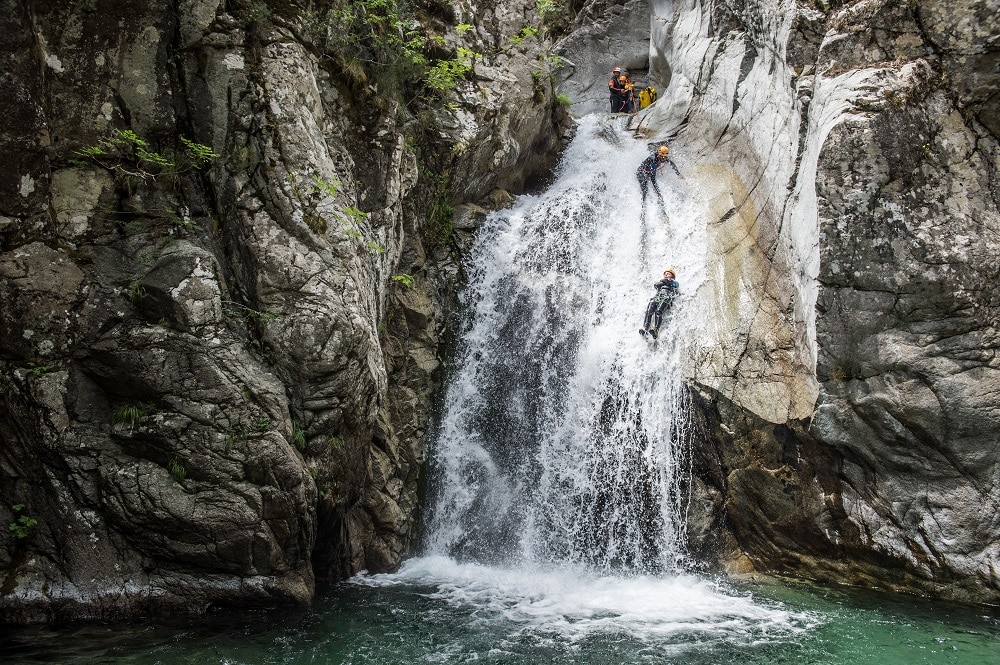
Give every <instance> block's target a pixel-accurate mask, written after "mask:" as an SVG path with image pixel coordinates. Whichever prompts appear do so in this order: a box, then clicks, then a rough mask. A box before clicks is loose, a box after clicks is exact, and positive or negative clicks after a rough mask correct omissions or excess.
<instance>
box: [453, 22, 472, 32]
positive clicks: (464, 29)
mask: <svg viewBox="0 0 1000 665" xmlns="http://www.w3.org/2000/svg"><path fill="white" fill-rule="evenodd" d="M472 28H473V26H472V25H470V24H468V23H459V24H458V25H456V26H455V32H457V33H458V34H459V35H464V34H465V33H467V32H468V31H469V30H472Z"/></svg>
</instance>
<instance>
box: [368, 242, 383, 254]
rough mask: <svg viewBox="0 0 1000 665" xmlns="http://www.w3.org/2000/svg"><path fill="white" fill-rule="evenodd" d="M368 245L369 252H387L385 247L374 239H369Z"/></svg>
mask: <svg viewBox="0 0 1000 665" xmlns="http://www.w3.org/2000/svg"><path fill="white" fill-rule="evenodd" d="M366 246H367V247H368V252H369V253H370V254H385V247H383V246H382V245H380V244H378V243H377V242H375V241H374V240H369V241H368V243H367V245H366Z"/></svg>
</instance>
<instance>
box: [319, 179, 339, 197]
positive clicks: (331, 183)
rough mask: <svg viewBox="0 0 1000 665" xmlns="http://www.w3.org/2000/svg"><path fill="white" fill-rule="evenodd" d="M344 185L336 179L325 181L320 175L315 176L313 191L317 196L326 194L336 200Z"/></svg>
mask: <svg viewBox="0 0 1000 665" xmlns="http://www.w3.org/2000/svg"><path fill="white" fill-rule="evenodd" d="M342 185H343V183H342V182H341V181H340V180H337V179H336V178H334V179H333V180H323V179H322V178H320V177H319V176H318V175H317V176H313V181H312V186H313V189H312V191H313V192H315V193H317V194H326V195H327V196H329V197H331V198H336V196H337V194H338V193H339V192H340V187H341V186H342Z"/></svg>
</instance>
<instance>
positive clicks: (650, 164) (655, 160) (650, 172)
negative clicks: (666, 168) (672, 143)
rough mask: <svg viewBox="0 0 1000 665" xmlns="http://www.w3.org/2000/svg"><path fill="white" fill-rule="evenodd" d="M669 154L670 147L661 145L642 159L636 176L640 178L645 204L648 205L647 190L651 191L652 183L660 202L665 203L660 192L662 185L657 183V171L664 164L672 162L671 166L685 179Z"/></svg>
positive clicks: (640, 187) (678, 175) (643, 202)
mask: <svg viewBox="0 0 1000 665" xmlns="http://www.w3.org/2000/svg"><path fill="white" fill-rule="evenodd" d="M669 155H670V148H668V147H667V146H665V145H661V146H660V147H659V148H657V149H656V152H654V153H653V154H652V155H650V156H649V157H647V158H646V159H644V160H642V164H639V168H638V169H636V172H635V177H636V178H638V179H639V189H641V190H642V204H643V205H646V192H647V191H649V185H650V183H652V185H653V191H654V192H656V198H658V199H659V200H660V203H663V194H661V193H660V186H659V185H657V184H656V172H657V171H659V170H660V167H661V166H663V165H664V164H670V168H672V169H673V170H674V173H676V174H677V177H678V178H680V179H681V180H684V176H682V175H681V172H680V171H678V170H677V165H676V164H674V162H673V161H672V160H671V159H670V157H669Z"/></svg>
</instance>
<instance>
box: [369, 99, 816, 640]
mask: <svg viewBox="0 0 1000 665" xmlns="http://www.w3.org/2000/svg"><path fill="white" fill-rule="evenodd" d="M624 122H625V121H624V119H623V118H613V117H609V116H589V117H587V118H585V119H584V120H583V121H582V122H581V124H580V127H579V130H578V133H577V137H576V138H575V139H574V141H573V143H572V144H571V145H570V147H569V148H568V150H567V152H566V154H565V156H564V158H563V161H562V163H561V166H560V168H559V170H558V173H557V174H556V179H555V182H554V183H553V184H552V185H551V186H550V187H549V189H548V190H547V191H546V192H544V193H543V194H540V195H538V196H523V197H521V198H520V199H519V200H518V201H517V203H516V204H515V205H514V206H513V207H512V208H511V209H508V210H504V211H501V212H498V213H494V214H492V215H491V216H490V217H489V218H488V220H487V221H486V223H485V225H484V227H483V228H482V229H481V231H480V235H479V238H478V241H477V244H476V246H475V249H474V251H473V252H472V254H471V256H470V257H469V260H468V269H469V271H470V277H469V284H468V287H467V289H466V291H465V294H464V299H463V313H464V317H465V319H466V322H465V325H464V328H463V330H462V332H461V336H460V342H459V348H458V350H457V358H456V361H455V363H454V368H453V371H452V375H451V376H450V378H449V382H448V387H447V393H446V398H445V406H444V409H443V414H442V417H441V424H440V429H439V433H438V435H437V438H436V440H435V441H434V442H433V444H432V451H431V454H432V461H431V471H430V476H431V478H430V483H431V488H432V489H431V495H430V497H429V501H430V506H429V511H428V515H427V517H426V520H425V531H426V537H425V547H424V555H423V556H421V557H418V558H415V559H411V560H409V561H408V562H406V563H405V564H404V565H403V567H402V569H401V570H400V571H399V572H398V573H396V574H393V575H377V576H372V577H368V578H363V579H359V580H358V582H359V583H362V584H374V585H397V584H413V585H417V586H420V587H423V588H426V587H430V588H433V589H435V591H434V595H435V597H437V598H439V599H441V600H444V601H445V602H447V603H449V604H454V605H457V606H466V607H468V608H469V609H470V610H471V611H473V612H474V613H476V614H477V615H478V614H481V613H483V612H485V613H487V614H490V615H491V616H493V617H495V618H497V619H498V620H500V619H501V618H502V620H505V621H512V622H514V623H515V624H523V625H527V626H532V627H534V628H537V629H539V630H541V631H543V632H545V633H548V632H551V631H555V632H556V633H559V634H562V635H563V637H564V638H566V639H570V640H573V639H576V638H578V637H580V636H582V635H586V634H589V633H591V632H592V631H595V630H597V631H612V632H622V631H624V632H626V633H628V634H631V635H634V636H639V637H642V636H657V635H659V636H663V635H670V634H673V633H691V632H692V631H693V632H700V631H706V632H709V633H716V632H721V633H726V634H728V633H732V634H741V635H746V634H748V633H755V634H760V631H761V630H763V631H764V632H768V630H769V628H767V627H771V628H774V627H778V626H780V627H782V629H785V630H797V629H798V628H800V627H801V626H802V622H803V621H805V622H806V623H808V621H806V620H805V619H803V618H802V617H798V618H796V617H793V616H791V615H790V614H789V613H787V612H785V611H783V610H781V609H780V608H775V607H764V606H760V605H757V604H755V603H754V602H752V601H751V600H750V599H747V598H741V597H735V596H732V595H727V594H725V593H723V592H721V591H720V590H719V589H718V588H717V587H716V586H715V585H713V584H710V583H708V582H706V581H704V580H701V579H699V578H697V577H695V576H692V575H690V574H687V573H685V565H686V564H687V563H688V561H687V556H686V552H685V547H684V539H683V535H684V529H685V524H684V522H685V515H684V510H685V505H686V502H687V496H686V495H685V493H686V489H685V488H686V487H687V481H688V471H687V464H686V461H687V459H688V450H687V448H688V446H689V445H690V443H691V439H690V437H691V434H692V433H691V431H690V426H689V419H688V417H687V407H686V404H685V393H684V391H683V388H682V383H681V381H680V378H679V372H678V368H677V367H678V363H679V361H680V357H681V351H682V348H683V345H684V344H689V343H697V339H698V330H699V327H700V325H701V323H700V318H699V316H698V309H697V302H696V300H695V299H694V298H693V294H694V293H695V292H696V290H697V287H698V285H699V284H700V282H701V281H702V280H703V279H705V277H704V274H705V263H706V257H705V239H704V227H705V220H704V219H703V218H702V217H701V215H702V214H703V213H702V211H703V210H704V206H703V205H702V204H701V203H700V202H699V201H698V198H697V194H696V192H694V191H692V188H691V187H690V185H691V182H690V181H682V180H680V179H678V178H677V177H676V176H675V174H674V173H673V171H672V170H670V169H669V167H666V168H664V169H661V173H660V175H659V176H658V181H659V183H660V187H661V189H662V191H663V193H664V198H665V206H664V208H663V209H660V208H659V207H658V206H657V205H656V202H655V197H654V196H653V193H652V191H651V192H650V194H649V206H648V209H647V211H646V215H645V217H644V216H643V214H642V209H641V206H640V193H639V187H638V183H637V181H636V177H635V170H636V168H637V166H638V164H639V162H640V161H641V160H642V159H644V158H645V157H646V156H647V155H648V154H649V151H648V148H647V146H646V143H645V141H641V140H636V139H634V138H633V137H632V135H631V133H630V132H628V131H625V129H624ZM676 161H677V163H678V168H680V170H681V173H682V174H683V173H684V171H685V162H684V159H683V157H682V156H681V157H680V158H679V159H676ZM667 267H672V268H675V269H676V271H677V278H678V281H679V282H680V285H681V288H680V290H681V296H680V298H679V299H678V300H677V301H676V302H675V305H674V308H673V311H672V313H671V314H670V316H669V317H668V318H667V319H666V320H665V322H664V324H663V327H662V329H661V335H660V339H659V341H658V342H657V343H656V345H655V346H652V345H650V344H649V343H648V342H647V341H646V339H644V338H643V337H642V336H640V335H639V332H638V331H639V328H640V325H641V323H642V318H643V313H644V310H645V307H646V303H647V302H648V300H649V298H650V297H651V296H652V295H653V288H652V285H653V283H654V282H655V281H656V280H658V279H660V277H661V275H662V272H663V270H664V269H665V268H667Z"/></svg>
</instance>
